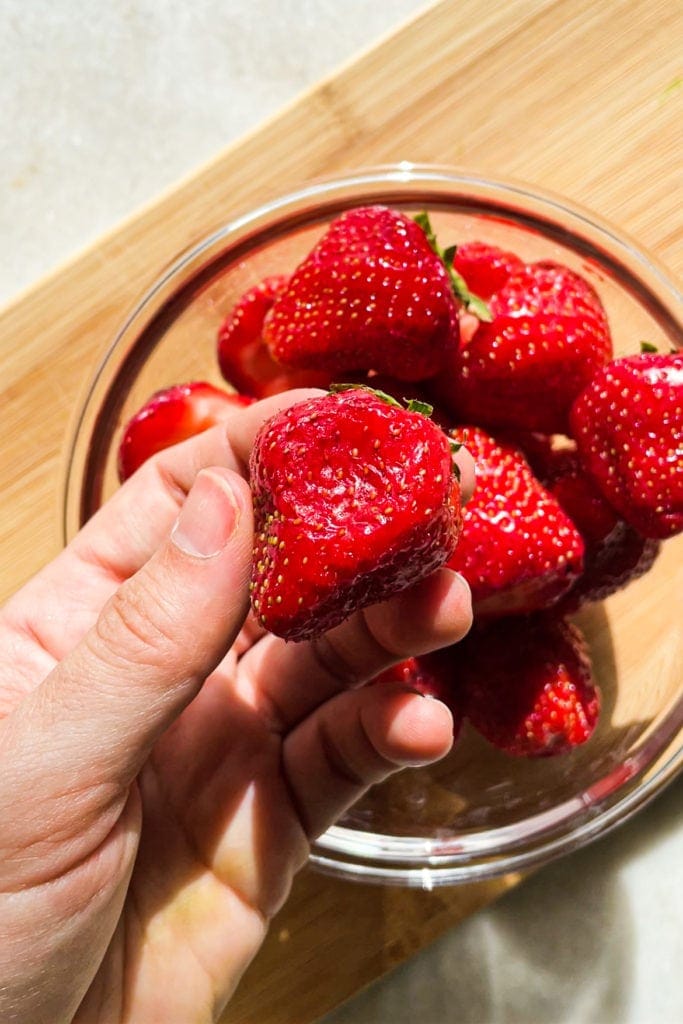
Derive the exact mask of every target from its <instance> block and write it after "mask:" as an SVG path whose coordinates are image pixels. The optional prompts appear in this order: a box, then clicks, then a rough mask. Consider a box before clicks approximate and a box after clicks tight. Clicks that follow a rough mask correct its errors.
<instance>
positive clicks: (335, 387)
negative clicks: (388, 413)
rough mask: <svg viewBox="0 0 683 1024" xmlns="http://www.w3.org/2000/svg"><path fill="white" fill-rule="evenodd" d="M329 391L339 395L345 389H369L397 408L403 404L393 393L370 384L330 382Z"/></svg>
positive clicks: (368, 390) (371, 392)
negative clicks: (389, 393) (390, 393)
mask: <svg viewBox="0 0 683 1024" xmlns="http://www.w3.org/2000/svg"><path fill="white" fill-rule="evenodd" d="M328 391H330V393H331V394H333V395H339V394H341V393H342V392H344V391H367V392H368V393H369V394H371V395H375V396H376V397H377V398H380V399H381V400H382V401H383V402H386V403H387V405H393V406H395V407H396V408H397V409H402V408H403V406H402V405H401V403H400V402H397V401H396V399H395V398H394V397H393V396H392V395H388V394H387V393H386V391H380V390H379V389H378V388H371V387H370V386H369V385H368V384H330V386H329V388H328Z"/></svg>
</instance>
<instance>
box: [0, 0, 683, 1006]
mask: <svg viewBox="0 0 683 1024" xmlns="http://www.w3.org/2000/svg"><path fill="white" fill-rule="evenodd" d="M682 50H683V7H681V5H680V4H676V3H671V2H670V0H611V2H608V3H595V2H594V0H508V2H506V3H505V4H491V3H488V2H485V0H459V2H457V3H456V2H453V0H443V2H441V3H438V4H436V5H435V6H433V7H430V8H428V9H427V10H425V12H424V13H423V14H422V15H421V16H420V17H419V18H418V19H417V20H415V21H414V22H413V23H412V24H410V25H408V26H406V27H405V28H404V29H402V30H401V31H399V32H398V33H396V34H395V35H393V36H392V37H390V38H388V39H386V40H385V41H383V42H382V44H381V45H380V46H378V47H376V48H375V49H373V50H370V51H369V52H368V53H366V54H364V55H363V56H362V57H360V58H359V59H358V60H356V61H354V62H352V63H351V64H349V65H348V66H346V67H345V68H343V69H341V70H340V71H338V72H337V73H335V74H333V75H332V76H331V77H330V78H328V79H327V80H326V81H324V82H323V83H321V84H320V85H319V86H317V87H316V88H315V89H313V90H312V91H310V92H309V93H307V94H306V95H304V96H302V97H301V98H300V99H298V100H297V101H296V102H294V103H293V104H292V105H290V106H289V107H288V108H286V109H285V110H283V111H281V112H280V113H279V114H278V115H277V116H276V117H275V118H273V119H272V120H271V121H269V122H268V123H266V124H264V125H262V126H260V127H259V128H257V129H256V130H255V131H254V132H252V133H251V134H250V135H249V136H247V137H246V138H243V139H241V140H240V141H239V142H238V143H236V144H235V145H233V146H231V147H229V148H228V149H227V150H226V151H225V152H223V153H221V154H220V155H219V156H218V157H217V158H216V159H215V160H214V161H213V162H212V163H210V164H209V165H208V166H205V167H203V168H202V169H200V170H199V171H198V172H197V173H196V174H194V175H192V176H191V177H190V178H188V179H187V180H185V181H183V182H181V183H180V184H179V185H177V186H176V187H175V188H173V189H171V190H170V191H169V192H167V193H166V194H165V195H163V196H162V197H160V198H159V199H158V200H157V201H155V202H154V203H152V204H151V205H150V206H148V207H147V208H145V209H143V210H140V211H138V212H136V213H135V214H134V215H133V216H132V217H131V218H130V219H129V220H128V221H127V222H126V223H124V224H122V225H121V226H119V227H118V228H117V229H116V230H115V231H113V232H112V233H110V234H109V235H108V236H107V237H105V238H103V239H102V240H101V241H100V242H99V243H98V244H97V245H96V246H94V247H93V248H91V249H89V250H88V251H86V252H84V253H82V254H80V255H79V256H77V257H76V258H75V259H74V260H72V261H71V262H70V263H69V264H68V265H66V266H63V267H61V268H59V269H58V270H57V271H55V272H54V273H53V274H52V275H51V276H49V277H48V278H47V279H45V280H43V281H42V282H40V283H39V284H37V285H36V286H35V287H34V288H32V289H31V290H30V291H28V292H27V293H26V294H24V295H22V296H19V297H18V298H17V300H16V301H15V302H14V303H12V304H11V305H10V306H9V307H8V308H7V309H6V310H5V311H4V313H2V315H0V382H1V384H0V387H1V389H2V409H3V426H4V430H3V442H2V447H1V449H0V480H1V481H2V495H3V515H2V519H1V520H0V567H1V576H0V580H1V583H0V587H1V588H2V596H3V597H4V596H6V595H8V594H9V593H11V592H12V591H13V590H14V589H16V587H17V586H18V585H19V584H20V583H21V582H22V581H24V580H25V579H26V578H27V577H28V576H29V575H30V574H32V573H33V572H35V571H36V569H37V568H39V566H40V565H41V564H43V563H44V562H45V561H46V560H47V559H49V558H50V557H51V556H52V555H53V554H54V553H55V552H56V551H57V550H58V548H59V546H60V536H61V533H60V522H61V508H60V500H61V490H62V482H63V472H64V462H65V451H66V445H67V443H68V439H69V436H70V431H71V429H72V426H73V419H74V415H75V411H76V409H77V408H78V404H79V402H80V401H81V400H82V396H83V393H84V390H85V388H86V386H87V383H88V380H89V378H90V376H91V374H92V372H93V369H94V366H95V364H96V362H97V360H98V359H99V357H100V356H101V354H102V353H103V351H104V350H105V348H106V346H107V345H108V344H109V343H110V341H111V339H112V337H113V336H114V334H115V333H116V330H117V328H118V327H119V325H120V324H121V322H122V320H123V318H124V316H125V313H126V311H127V310H128V309H129V307H130V306H131V305H132V304H133V303H134V301H135V300H136V299H137V298H138V297H139V296H140V294H141V293H142V292H143V291H144V290H145V288H146V286H147V285H148V284H150V283H151V282H152V280H154V279H155V278H156V277H157V276H158V274H159V272H160V270H161V269H162V268H163V267H164V266H165V265H167V264H168V263H169V262H170V261H171V260H172V258H173V257H174V256H175V255H176V254H177V253H178V252H179V251H181V250H182V249H184V248H185V247H187V246H188V245H190V244H191V243H193V242H195V241H196V240H198V239H199V238H201V237H202V236H204V235H206V234H207V233H208V232H209V231H211V230H212V229H214V228H215V227H217V226H219V225H220V224H222V223H224V222H225V221H226V220H227V219H228V218H229V217H230V216H231V215H233V214H235V213H237V212H240V211H243V210H245V209H248V208H249V207H250V206H252V205H254V204H256V203H261V202H263V201H264V200H266V199H268V198H269V197H272V196H274V195H276V194H278V193H281V192H283V191H285V190H287V189H288V188H290V187H293V186H299V185H301V184H302V183H303V182H304V181H306V180H309V179H311V178H315V177H317V176H320V175H323V174H330V173H332V172H335V171H338V170H342V169H350V168H353V167H359V166H367V165H373V164H378V163H388V162H395V161H398V160H403V159H408V160H412V161H416V162H420V161H423V162H431V163H434V162H437V163H447V164H455V165H459V166H461V167H463V168H467V169H469V170H472V171H477V172H479V173H482V174H484V175H486V174H489V175H492V176H495V177H509V176H512V177H515V178H517V179H520V180H523V181H527V182H529V183H532V184H534V183H535V184H538V185H540V186H542V187H543V188H544V189H546V190H548V189H550V190H554V191H556V192H557V193H561V194H565V195H567V196H568V197H569V198H570V199H572V200H573V201H575V202H579V203H583V204H585V205H586V206H587V207H590V208H592V209H593V210H594V211H596V212H597V213H598V214H600V215H601V216H602V217H604V218H607V219H610V220H612V221H613V222H615V223H616V224H618V225H619V226H620V228H621V229H623V230H625V231H627V232H629V233H630V234H631V235H632V236H633V237H635V238H637V239H638V240H639V242H640V243H641V245H643V246H644V247H646V248H648V249H650V250H651V251H652V252H653V253H654V254H655V255H656V256H657V257H658V258H659V259H660V260H661V261H662V262H663V263H664V264H666V265H667V266H668V268H669V270H670V272H672V273H673V274H676V273H680V272H681V270H682V269H683V246H681V238H682V225H681V217H680V195H681V191H680V187H681V161H680V155H681V150H682V147H681V143H682V142H683V137H682V135H681V125H683V116H682V114H683V111H682V102H683V88H681V84H680V81H681V80H680V74H681V68H680V53H681V52H682ZM516 881H517V879H516V878H512V877H511V878H507V879H502V880H500V881H499V882H495V883H487V884H482V885H478V886H468V887H466V888H460V889H454V890H441V891H439V892H436V893H431V894H426V893H416V892H402V891H393V890H382V889H375V888H364V887H360V886H353V885H350V884H346V883H342V882H336V881H332V880H330V879H325V878H322V877H320V876H318V875H315V874H313V873H311V872H305V873H304V874H303V875H302V876H301V877H300V878H299V880H298V881H297V883H296V886H295V888H294V892H293V894H292V897H291V899H290V901H289V903H288V904H287V906H286V908H285V909H284V910H283V911H282V912H281V914H280V915H279V918H278V919H277V921H276V922H275V926H274V928H273V930H272V932H271V935H270V938H269V940H268V942H267V943H266V946H265V947H264V949H263V951H262V953H261V954H260V956H259V958H258V959H257V961H256V962H255V964H254V965H253V967H252V968H251V969H250V971H249V972H248V975H247V977H246V978H245V980H244V982H243V985H242V986H241V988H240V990H239V992H238V994H237V997H236V998H235V1000H234V1002H233V1003H232V1005H231V1007H230V1009H229V1012H228V1014H227V1015H226V1017H225V1021H226V1022H230V1024H238V1022H239V1024H243V1022H244V1024H246V1022H249V1024H256V1022H258V1024H275V1022H278V1024H285V1022H286V1024H308V1022H310V1021H312V1020H314V1019H315V1018H317V1017H319V1016H320V1015H321V1014H323V1013H324V1012H325V1011H326V1010H327V1009H328V1008H330V1007H332V1006H334V1005H336V1004H337V1003H338V1002H340V1001H341V1000H342V999H344V998H346V997H347V996H348V995H350V994H352V993H353V992H355V991H357V990H358V988H359V987H361V986H362V985H364V984H366V983H368V982H369V981H371V980H372V979H373V978H374V977H377V976H378V975H380V974H381V973H382V972H384V971H385V970H387V969H388V968H390V967H391V966H393V965H395V964H397V963H399V962H400V961H401V960H402V959H404V958H405V957H406V956H408V955H410V954H411V953H412V952H413V951H414V950H416V949H417V948H419V947H420V946H421V945H422V944H423V943H425V942H427V941H429V940H430V939H432V938H434V937H435V936H436V935H438V934H439V933H440V932H441V931H442V930H443V929H444V928H447V927H449V926H452V925H453V924H454V923H455V922H456V921H457V920H459V919H460V918H462V917H463V916H464V915H466V914H468V913H471V912H472V911H473V910H475V909H476V908H477V907H478V906H481V905H482V904H484V903H486V902H487V901H489V900H490V899H493V898H495V897H496V896H498V895H499V894H500V893H501V892H503V891H505V889H506V888H508V887H509V886H510V885H512V884H514V883H515V882H516Z"/></svg>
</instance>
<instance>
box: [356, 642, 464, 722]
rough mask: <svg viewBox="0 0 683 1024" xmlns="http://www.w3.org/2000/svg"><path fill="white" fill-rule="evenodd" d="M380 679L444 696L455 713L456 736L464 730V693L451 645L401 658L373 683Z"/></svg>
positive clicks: (426, 694) (373, 682) (426, 693)
mask: <svg viewBox="0 0 683 1024" xmlns="http://www.w3.org/2000/svg"><path fill="white" fill-rule="evenodd" d="M376 683H403V684H404V685H405V686H406V687H408V688H409V689H411V690H417V692H418V693H421V694H423V696H425V697H434V698H435V700H440V701H441V702H442V703H443V704H445V705H446V707H447V708H448V709H449V710H450V712H451V714H452V715H453V736H454V737H456V736H457V735H458V733H459V732H460V727H461V725H462V707H461V704H462V695H461V692H460V686H459V681H458V679H457V678H456V676H455V674H454V670H453V658H452V656H451V648H445V649H444V650H441V651H433V652H432V653H430V654H421V655H420V656H419V657H417V658H406V660H405V661H399V662H398V664H396V665H392V666H391V668H388V669H386V670H385V671H384V672H382V673H381V674H380V675H378V676H376V677H375V679H373V680H372V684H371V685H375V684H376Z"/></svg>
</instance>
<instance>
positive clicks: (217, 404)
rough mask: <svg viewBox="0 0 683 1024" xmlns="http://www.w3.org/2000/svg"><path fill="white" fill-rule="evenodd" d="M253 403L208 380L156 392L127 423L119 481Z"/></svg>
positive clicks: (120, 450) (120, 457)
mask: <svg viewBox="0 0 683 1024" xmlns="http://www.w3.org/2000/svg"><path fill="white" fill-rule="evenodd" d="M252 402H253V399H252V398H247V397H246V396H245V395H238V394H235V393H234V392H227V391H221V390H220V388H215V387H214V386H213V384H207V383H206V381H192V382H191V383H189V384H174V385H173V387H170V388H163V389H162V390H161V391H157V392H156V393H155V394H153V395H152V397H151V398H150V399H149V400H148V401H147V402H145V404H144V405H143V407H142V408H141V409H139V410H138V412H136V414H135V415H134V416H133V417H132V418H131V419H130V420H129V421H128V423H127V424H126V427H125V429H124V431H123V437H122V439H121V444H120V445H119V454H118V471H119V479H120V480H121V482H122V483H123V481H124V480H127V479H128V477H129V476H132V474H133V473H134V472H135V470H136V469H137V468H138V467H139V466H141V465H142V464H143V462H146V461H147V459H149V458H151V456H152V455H156V453H157V452H160V451H162V450H163V449H164V448H170V447H171V445H173V444H179V443H180V442H181V441H186V440H187V439H188V438H189V437H194V435H195V434H201V433H202V431H204V430H208V429H209V427H214V426H215V425H216V424H217V423H220V422H221V421H222V420H224V419H225V418H226V417H227V416H229V415H230V414H231V413H233V412H235V411H236V410H237V409H240V408H243V407H244V406H245V405H251V403H252Z"/></svg>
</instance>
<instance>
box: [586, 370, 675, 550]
mask: <svg viewBox="0 0 683 1024" xmlns="http://www.w3.org/2000/svg"><path fill="white" fill-rule="evenodd" d="M571 433H572V436H573V437H574V438H575V439H576V444H577V447H578V450H579V455H580V457H581V460H582V463H583V466H584V468H585V470H586V472H588V473H590V475H591V476H592V478H593V479H594V480H595V482H596V483H597V485H598V486H599V488H600V490H601V491H602V493H603V494H604V495H605V497H606V498H607V500H608V501H609V502H610V504H611V505H613V506H614V508H615V509H616V510H617V511H618V512H619V513H620V514H621V515H622V516H623V518H624V519H625V520H626V522H627V523H629V524H630V525H631V526H632V527H633V528H634V529H636V530H638V531H639V532H640V533H641V534H642V535H643V536H645V537H655V538H656V537H660V538H665V537H671V536H673V535H674V534H676V533H680V532H681V531H682V530H683V354H680V353H679V354H668V355H667V354H665V353H658V352H643V353H641V354H640V355H633V356H624V357H622V358H621V359H615V360H614V361H613V362H611V363H609V364H608V365H607V366H606V367H605V368H604V369H602V370H601V371H600V373H598V374H597V375H596V376H595V377H594V378H593V380H592V381H591V382H590V384H589V385H588V386H587V387H586V389H585V390H584V391H583V392H582V393H581V394H580V395H579V397H578V398H577V399H576V401H575V402H574V404H573V406H572V410H571Z"/></svg>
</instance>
